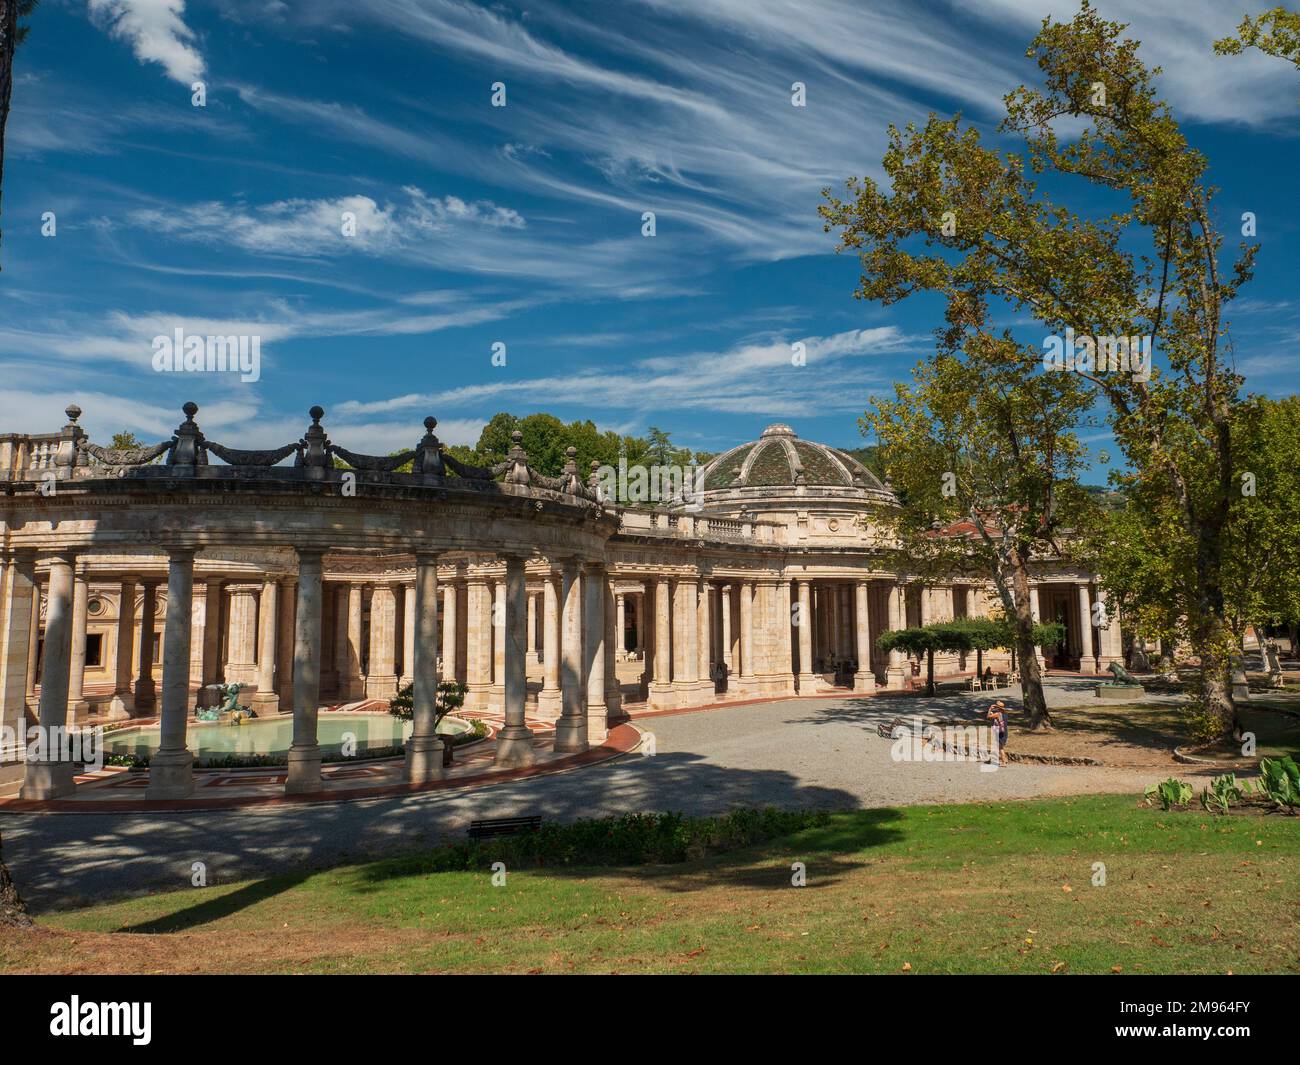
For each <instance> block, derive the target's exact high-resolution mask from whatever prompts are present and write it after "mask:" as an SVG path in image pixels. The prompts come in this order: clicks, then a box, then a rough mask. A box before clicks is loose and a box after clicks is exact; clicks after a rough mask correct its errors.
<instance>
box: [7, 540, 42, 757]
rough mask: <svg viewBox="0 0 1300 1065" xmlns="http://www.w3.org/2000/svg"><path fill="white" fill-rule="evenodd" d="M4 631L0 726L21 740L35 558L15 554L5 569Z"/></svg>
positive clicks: (25, 710)
mask: <svg viewBox="0 0 1300 1065" xmlns="http://www.w3.org/2000/svg"><path fill="white" fill-rule="evenodd" d="M3 587H4V596H5V602H4V615H3V616H4V629H3V631H2V632H0V725H6V726H8V727H9V728H12V729H13V730H14V733H15V734H16V736H17V737H18V738H19V740H20V741H21V740H22V737H23V735H24V732H25V731H26V728H27V677H28V673H27V668H28V664H27V657H28V650H29V644H30V642H31V634H32V604H33V602H34V601H35V595H34V594H33V593H34V592H35V590H36V558H35V555H34V554H33V553H32V552H30V551H19V552H16V553H15V554H14V555H13V557H12V558H11V559H10V561H9V565H7V566H6V567H5V576H4V584H3Z"/></svg>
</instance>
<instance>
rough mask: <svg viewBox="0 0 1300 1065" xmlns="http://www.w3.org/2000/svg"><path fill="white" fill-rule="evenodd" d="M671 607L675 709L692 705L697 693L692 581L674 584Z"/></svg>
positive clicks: (695, 605) (696, 625) (696, 633)
mask: <svg viewBox="0 0 1300 1065" xmlns="http://www.w3.org/2000/svg"><path fill="white" fill-rule="evenodd" d="M674 599H675V601H674V603H673V637H674V641H673V688H674V689H675V690H676V691H677V702H678V705H679V706H689V705H690V704H691V703H693V702H694V701H695V694H696V692H697V691H698V689H699V681H700V676H699V666H700V638H699V619H698V618H697V617H696V615H697V614H698V612H699V605H698V601H699V585H698V584H697V583H696V581H695V578H693V577H685V578H683V579H681V580H679V581H678V582H677V587H676V589H675V596H674Z"/></svg>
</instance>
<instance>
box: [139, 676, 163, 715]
mask: <svg viewBox="0 0 1300 1065" xmlns="http://www.w3.org/2000/svg"><path fill="white" fill-rule="evenodd" d="M134 701H135V708H136V709H137V710H152V709H153V708H154V707H155V706H157V705H158V692H157V688H156V687H155V685H154V682H153V681H151V680H137V681H136V682H135V700H134Z"/></svg>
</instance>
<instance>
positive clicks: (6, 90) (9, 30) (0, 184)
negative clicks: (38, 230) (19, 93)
mask: <svg viewBox="0 0 1300 1065" xmlns="http://www.w3.org/2000/svg"><path fill="white" fill-rule="evenodd" d="M17 46H18V0H0V190H3V188H4V171H5V125H6V124H7V123H8V121H9V97H10V94H11V92H12V90H13V85H14V49H15V48H16V47H17Z"/></svg>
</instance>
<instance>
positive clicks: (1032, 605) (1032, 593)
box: [1029, 584, 1047, 672]
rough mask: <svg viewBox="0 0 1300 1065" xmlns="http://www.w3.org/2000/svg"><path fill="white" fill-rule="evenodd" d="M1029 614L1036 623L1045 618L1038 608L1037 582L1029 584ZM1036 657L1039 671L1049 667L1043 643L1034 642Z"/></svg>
mask: <svg viewBox="0 0 1300 1065" xmlns="http://www.w3.org/2000/svg"><path fill="white" fill-rule="evenodd" d="M1029 614H1030V616H1031V617H1032V618H1033V619H1034V623H1035V624H1037V623H1039V622H1041V621H1042V620H1043V616H1042V614H1040V613H1039V610H1038V585H1036V584H1031V585H1030V586H1029ZM1034 657H1036V658H1037V659H1038V669H1039V672H1042V671H1043V670H1044V669H1046V668H1047V660H1046V659H1045V658H1044V657H1043V646H1042V644H1037V643H1036V644H1034Z"/></svg>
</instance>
